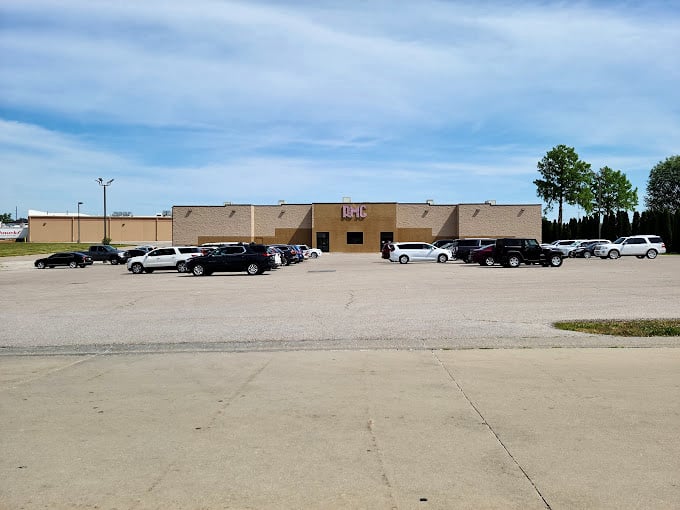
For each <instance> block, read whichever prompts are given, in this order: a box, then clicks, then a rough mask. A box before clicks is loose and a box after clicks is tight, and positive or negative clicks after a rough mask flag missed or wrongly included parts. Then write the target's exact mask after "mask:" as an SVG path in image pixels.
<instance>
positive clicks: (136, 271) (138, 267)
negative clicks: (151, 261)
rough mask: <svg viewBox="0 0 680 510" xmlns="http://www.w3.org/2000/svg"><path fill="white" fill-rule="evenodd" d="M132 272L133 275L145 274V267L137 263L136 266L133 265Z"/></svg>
mask: <svg viewBox="0 0 680 510" xmlns="http://www.w3.org/2000/svg"><path fill="white" fill-rule="evenodd" d="M130 270H131V271H132V274H142V273H143V272H144V266H143V265H141V264H140V263H139V262H135V263H134V264H132V267H131V268H130Z"/></svg>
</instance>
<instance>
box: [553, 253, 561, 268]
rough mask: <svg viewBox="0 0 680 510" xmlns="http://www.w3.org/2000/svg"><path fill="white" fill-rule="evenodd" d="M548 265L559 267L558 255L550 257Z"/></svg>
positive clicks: (559, 258) (559, 259)
mask: <svg viewBox="0 0 680 510" xmlns="http://www.w3.org/2000/svg"><path fill="white" fill-rule="evenodd" d="M550 265H551V266H552V267H560V266H561V265H562V257H560V256H559V255H553V256H552V257H550Z"/></svg>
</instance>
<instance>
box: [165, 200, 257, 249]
mask: <svg viewBox="0 0 680 510" xmlns="http://www.w3.org/2000/svg"><path fill="white" fill-rule="evenodd" d="M172 218H173V223H172V242H173V243H174V244H176V245H181V244H201V243H199V242H198V238H199V236H200V237H210V238H214V239H215V240H216V241H214V242H217V241H227V240H236V241H244V242H250V241H252V240H253V232H252V229H253V206H251V205H225V206H174V207H173V208H172ZM227 237H228V238H229V239H226V238H227ZM206 242H210V241H206Z"/></svg>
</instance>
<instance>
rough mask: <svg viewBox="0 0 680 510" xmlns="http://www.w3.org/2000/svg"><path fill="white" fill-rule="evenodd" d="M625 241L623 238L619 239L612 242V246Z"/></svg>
mask: <svg viewBox="0 0 680 510" xmlns="http://www.w3.org/2000/svg"><path fill="white" fill-rule="evenodd" d="M625 240H626V238H625V237H619V238H618V239H617V240H616V241H614V244H621V243H622V242H623V241H625Z"/></svg>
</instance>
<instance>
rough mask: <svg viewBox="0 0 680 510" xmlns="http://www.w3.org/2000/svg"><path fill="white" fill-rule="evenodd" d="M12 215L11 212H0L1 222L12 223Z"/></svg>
mask: <svg viewBox="0 0 680 510" xmlns="http://www.w3.org/2000/svg"><path fill="white" fill-rule="evenodd" d="M11 221H12V215H11V214H10V213H0V223H11Z"/></svg>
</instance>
